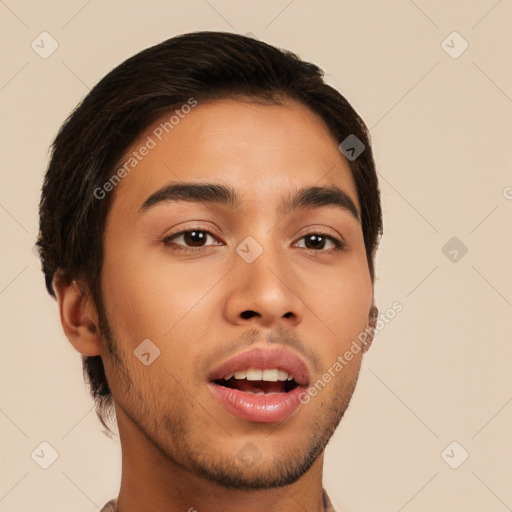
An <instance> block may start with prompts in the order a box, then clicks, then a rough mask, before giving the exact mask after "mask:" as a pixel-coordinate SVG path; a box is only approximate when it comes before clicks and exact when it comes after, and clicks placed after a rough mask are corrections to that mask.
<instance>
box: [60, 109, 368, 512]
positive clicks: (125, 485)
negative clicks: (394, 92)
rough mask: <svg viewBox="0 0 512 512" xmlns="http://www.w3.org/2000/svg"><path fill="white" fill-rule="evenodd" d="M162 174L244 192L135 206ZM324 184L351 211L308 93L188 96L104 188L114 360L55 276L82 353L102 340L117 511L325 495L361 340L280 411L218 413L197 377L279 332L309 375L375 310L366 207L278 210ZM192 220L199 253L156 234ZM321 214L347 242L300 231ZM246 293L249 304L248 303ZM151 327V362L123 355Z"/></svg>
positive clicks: (78, 300)
mask: <svg viewBox="0 0 512 512" xmlns="http://www.w3.org/2000/svg"><path fill="white" fill-rule="evenodd" d="M167 118H168V115H166V116H164V117H163V118H162V119H160V120H158V121H157V122H155V124H154V125H153V126H151V127H149V129H148V130H147V131H146V132H145V133H143V134H142V135H141V138H140V141H138V142H136V143H135V144H134V145H133V147H132V148H131V150H130V151H133V150H135V149H137V148H138V147H140V144H141V141H144V140H145V139H146V137H147V136H148V135H151V133H152V131H153V129H154V128H155V127H156V126H158V124H159V123H160V122H161V121H162V120H163V119H167ZM130 151H129V152H130ZM129 152H128V153H129ZM172 181H187V182H188V181H192V182H210V183H221V184H227V185H230V186H232V187H233V188H234V189H235V190H236V191H237V193H238V194H239V195H240V204H239V205H238V207H237V208H236V209H232V208H230V207H229V206H221V205H216V204H205V203H199V204H198V203H192V202H185V201H177V202H167V203H165V204H160V205H158V206H155V207H154V208H151V209H149V210H148V211H146V212H145V213H143V214H141V213H140V212H139V210H140V207H141V205H142V204H143V202H144V201H145V199H146V198H147V197H148V196H149V195H151V194H152V193H154V192H155V191H156V190H158V189H159V188H161V187H162V186H163V185H166V184H168V183H170V182H172ZM333 184H335V185H337V186H339V187H340V188H342V189H343V190H344V191H345V192H346V193H347V194H348V195H349V196H350V197H351V198H352V200H353V201H354V203H355V204H356V206H357V208H358V210H359V203H358V200H357V193H356V188H355V184H354V181H353V178H352V175H351V172H350V168H349V165H348V163H347V161H346V160H345V158H344V156H343V155H342V153H341V152H340V151H339V149H338V142H337V141H336V140H335V139H334V138H333V137H332V135H331V134H330V133H329V131H328V130H327V127H326V126H325V124H324V123H323V121H322V120H321V119H320V118H319V117H317V116H316V114H314V113H313V112H311V111H310V110H309V109H308V108H307V107H305V106H303V105H302V104H300V103H298V102H295V101H292V100H286V101H284V102H283V104H282V105H263V104H258V103H252V102H249V101H241V100H217V101H214V102H209V103H199V104H198V106H197V107H195V108H194V109H193V110H192V111H191V112H190V113H189V114H188V115H187V116H186V117H185V118H184V119H182V120H180V122H179V124H178V125H176V126H175V127H174V129H173V130H172V132H171V133H170V134H169V135H167V136H166V137H165V138H164V140H163V141H161V142H159V143H158V145H157V147H155V148H154V149H152V150H151V151H150V152H149V154H148V155H147V156H146V157H145V158H144V159H143V160H142V161H141V162H140V163H139V164H138V166H137V167H136V169H134V170H133V171H132V172H131V173H130V174H128V175H127V176H126V177H125V178H124V179H123V180H122V182H121V183H120V184H118V185H117V187H116V189H115V192H114V193H115V196H114V199H113V203H112V206H111V210H110V212H109V215H108V218H107V226H106V232H105V257H104V262H103V268H102V291H103V297H104V304H105V310H106V315H107V319H108V322H109V325H110V328H111V329H112V333H113V340H112V342H113V343H114V346H115V349H116V353H115V355H116V357H117V359H115V358H114V359H113V358H112V355H111V354H109V353H108V352H107V351H105V348H104V340H102V337H101V333H100V329H99V322H98V311H97V310H96V308H95V306H94V304H93V303H92V302H91V301H90V300H89V299H88V295H87V294H86V293H85V294H84V293H80V292H79V288H78V286H77V285H76V283H66V282H63V281H62V280H59V278H58V277H57V278H56V279H55V281H54V287H55V290H56V292H57V297H58V302H59V309H60V314H61V320H62V325H63V328H64V331H65V333H66V335H67V336H68V338H69V340H70V341H71V343H72V344H73V346H74V347H75V348H76V350H77V351H79V352H80V353H82V354H85V355H101V356H102V357H103V361H104V365H105V370H106V374H107V377H108V381H109V384H110V387H111V390H112V393H113V397H114V401H115V406H116V415H117V423H118V427H119V434H120V439H121V446H122V455H123V461H122V481H121V488H120V493H119V497H118V507H119V510H120V511H122V512H142V511H147V510H152V511H155V512H157V511H162V512H164V511H166V512H167V511H178V510H179V511H186V510H190V509H191V508H194V509H196V510H198V511H200V512H217V511H219V512H220V511H223V512H230V511H235V510H236V511H239V510H244V511H245V512H252V511H261V510H267V511H280V512H286V511H302V510H308V511H321V510H323V506H322V499H321V495H322V466H323V454H324V448H325V445H326V444H327V442H328V440H329V438H330V437H331V435H332V433H333V432H334V430H335V428H336V426H337V425H338V423H339V421H340V420H341V417H342V416H343V413H344V411H345V409H346V407H347V406H348V403H349V401H350V398H351V396H352V392H353V390H354V387H355V384H356V381H357V377H358V374H359V368H360V364H361V359H362V355H363V352H364V350H363V351H361V352H360V353H358V354H356V355H354V358H353V359H352V361H351V362H350V364H348V365H347V366H346V367H344V368H343V370H342V371H341V372H340V373H338V374H337V376H336V378H334V379H332V380H331V382H330V383H329V384H328V385H326V387H325V388H324V389H323V390H322V391H321V392H320V393H319V394H318V395H317V396H316V397H314V398H312V399H311V401H310V402H309V403H308V404H307V405H303V406H301V407H300V408H299V409H298V411H296V413H295V414H293V415H292V416H291V417H289V418H287V419H286V420H285V421H283V422H281V423H277V424H276V423H270V424H264V423H253V422H249V421H246V420H242V419H239V418H237V417H235V416H233V415H231V414H230V413H228V412H227V411H226V410H225V409H224V408H223V407H222V405H220V404H219V402H217V401H216V399H215V398H214V397H213V395H212V394H211V393H210V391H209V390H208V389H207V386H206V382H207V381H206V376H207V374H208V373H209V372H210V371H211V370H212V369H214V368H215V367H216V366H218V365H219V364H220V363H221V362H223V361H225V360H227V359H229V358H231V357H232V356H233V355H235V354H239V353H241V352H245V351H246V350H248V349H252V348H254V347H274V346H276V345H278V346H284V347H287V348H289V349H290V350H292V351H293V352H295V353H296V354H297V355H299V356H300V357H301V358H302V359H303V360H304V361H305V363H306V364H307V366H308V368H309V371H310V373H311V381H312V382H315V381H316V380H317V379H319V378H320V377H321V375H322V374H323V373H324V372H325V371H326V370H327V369H328V368H329V367H331V366H332V365H333V364H334V362H335V361H336V358H337V357H338V356H339V355H342V354H343V353H344V352H345V351H346V350H348V349H349V347H350V344H351V343H352V341H353V340H354V339H355V338H356V337H357V335H358V334H359V333H360V332H362V331H363V330H364V328H365V327H366V326H368V325H371V323H370V322H369V312H370V308H371V306H372V304H373V283H372V281H371V278H370V274H369V269H368V264H367V260H366V253H365V247H364V240H363V234H362V230H361V224H360V223H359V222H358V221H357V220H356V219H355V218H354V217H352V216H351V215H350V213H349V212H347V211H344V210H342V209H340V208H337V207H335V206H323V207H320V208H319V207H315V208H307V209H303V210H297V211H294V212H292V213H289V214H288V215H286V216H284V217H283V216H282V215H279V213H278V212H277V211H276V208H277V205H278V204H279V203H280V201H281V200H282V198H283V196H284V195H286V194H289V193H291V192H294V191H295V190H296V189H298V188H301V187H305V186H330V185H333ZM198 224H199V225H200V226H201V228H202V229H208V230H210V231H211V232H212V233H213V236H209V237H208V239H207V241H206V242H205V244H204V246H203V247H199V246H198V247H195V248H194V247H192V248H193V250H194V251H195V252H190V253H187V252H183V251H179V250H177V249H173V247H176V246H177V245H179V246H181V247H187V245H186V244H187V241H186V240H185V239H184V237H183V236H181V237H176V238H175V239H174V240H173V242H174V244H175V245H173V244H172V243H169V242H167V243H165V242H163V240H164V239H165V238H166V237H169V235H171V234H173V233H178V232H179V231H183V230H185V229H192V228H194V227H197V225H198ZM318 230H320V232H325V233H327V234H329V235H331V236H334V237H336V238H342V239H343V240H344V241H345V242H346V244H347V246H346V248H345V249H343V250H334V251H333V250H332V248H333V244H332V243H330V242H329V241H327V242H326V243H325V248H324V250H323V251H322V250H319V249H318V248H315V247H314V246H313V248H309V249H308V247H307V244H306V241H307V240H308V239H306V238H303V237H304V236H305V235H306V234H311V233H318V232H319V231H318ZM247 236H252V237H253V238H254V239H255V240H256V241H257V242H258V243H259V245H260V246H261V247H262V248H263V253H262V254H261V255H260V256H259V257H258V258H257V259H256V260H255V261H254V262H253V263H250V264H248V263H246V262H245V261H244V260H243V259H242V258H241V257H240V256H239V255H238V254H237V252H236V251H235V249H236V247H237V245H238V244H239V243H240V242H241V241H242V240H244V239H245V237H247ZM189 247H190V246H189ZM315 251H316V252H315ZM78 284H80V286H81V287H82V288H84V289H86V283H78ZM248 310H249V311H254V312H256V313H257V314H253V315H252V316H251V315H242V313H243V312H246V311H248ZM145 339H150V340H151V341H152V342H153V343H154V344H155V345H156V346H158V348H159V349H160V351H161V352H160V356H159V357H158V358H157V359H156V360H155V361H154V362H153V363H152V364H151V365H149V366H145V365H143V364H141V362H140V361H139V360H138V359H137V358H136V357H135V356H134V350H135V349H136V347H137V346H138V345H139V344H140V343H141V342H142V340H145ZM368 341H371V340H368ZM368 346H369V343H368V344H367V345H366V349H367V348H368ZM247 443H252V445H254V447H256V450H257V451H258V453H259V454H260V455H261V458H259V460H257V461H256V462H254V463H252V464H249V463H247V461H244V460H243V459H242V458H241V457H239V455H238V454H239V451H240V450H241V449H242V448H243V447H244V446H246V445H247Z"/></svg>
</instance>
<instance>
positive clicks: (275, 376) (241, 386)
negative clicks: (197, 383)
mask: <svg viewBox="0 0 512 512" xmlns="http://www.w3.org/2000/svg"><path fill="white" fill-rule="evenodd" d="M213 382H214V383H215V384H217V385H218V386H223V387H225V388H229V389H237V390H238V391H243V392H244V393H253V394H255V395H275V394H277V393H289V392H291V391H293V390H294V389H296V388H297V387H298V386H299V384H298V383H297V382H296V381H295V379H294V377H293V375H291V374H289V373H288V372H286V371H284V370H280V369H277V368H272V369H265V370H258V369H255V368H249V369H248V370H242V371H238V372H235V373H230V374H227V375H225V376H224V377H223V378H222V379H216V380H214V381H213Z"/></svg>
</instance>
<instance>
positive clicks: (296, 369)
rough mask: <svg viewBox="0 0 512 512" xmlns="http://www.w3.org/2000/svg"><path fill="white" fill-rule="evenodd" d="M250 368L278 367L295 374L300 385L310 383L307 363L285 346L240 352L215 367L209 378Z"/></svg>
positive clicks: (214, 378) (218, 377)
mask: <svg viewBox="0 0 512 512" xmlns="http://www.w3.org/2000/svg"><path fill="white" fill-rule="evenodd" d="M248 368H256V369H259V370H266V369H271V368H277V369H278V370H283V371H285V372H288V374H289V375H293V378H294V380H295V382H296V383H297V384H298V385H299V386H304V387H307V386H308V385H309V371H308V367H307V365H306V364H305V363H304V361H303V360H302V359H301V358H300V357H298V356H297V355H295V354H294V353H293V352H291V351H290V350H287V349H285V348H275V349H267V348H253V349H251V350H248V351H247V352H243V353H241V354H238V355H236V356H234V357H232V358H231V359H229V360H228V361H225V362H224V363H222V364H220V365H219V366H218V367H217V368H215V369H214V370H213V371H212V372H211V373H210V375H209V376H208V379H209V380H210V381H214V380H219V379H222V378H224V376H225V375H229V374H230V373H234V372H237V371H241V370H247V369H248Z"/></svg>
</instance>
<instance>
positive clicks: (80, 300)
mask: <svg viewBox="0 0 512 512" xmlns="http://www.w3.org/2000/svg"><path fill="white" fill-rule="evenodd" d="M52 285H53V289H54V291H55V295H56V297H57V303H58V305H59V314H60V321H61V325H62V328H63V330H64V334H65V335H66V337H67V338H68V340H69V341H70V343H71V344H72V345H73V347H74V348H75V350H77V351H78V352H80V353H81V354H83V355H86V356H97V355H101V353H102V350H101V339H100V329H99V322H98V315H97V312H96V308H95V307H94V304H93V302H92V300H91V298H90V295H89V294H88V293H87V292H86V291H85V289H84V288H83V287H81V286H80V284H79V283H77V281H75V280H73V281H71V282H69V280H67V279H66V278H64V277H63V276H62V275H61V274H60V273H58V272H56V273H55V276H54V278H53V282H52Z"/></svg>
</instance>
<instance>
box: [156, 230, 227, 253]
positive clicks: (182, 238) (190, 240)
mask: <svg viewBox="0 0 512 512" xmlns="http://www.w3.org/2000/svg"><path fill="white" fill-rule="evenodd" d="M209 238H210V239H213V240H214V241H215V240H216V238H215V236H214V235H213V234H212V233H210V231H207V230H205V229H189V230H186V231H180V232H179V233H175V234H173V235H171V236H168V237H166V238H165V239H164V240H163V242H164V243H165V244H166V245H171V246H176V249H186V248H188V247H190V248H193V247H198V248H201V247H208V246H210V245H222V244H221V243H207V242H208V240H209Z"/></svg>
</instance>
